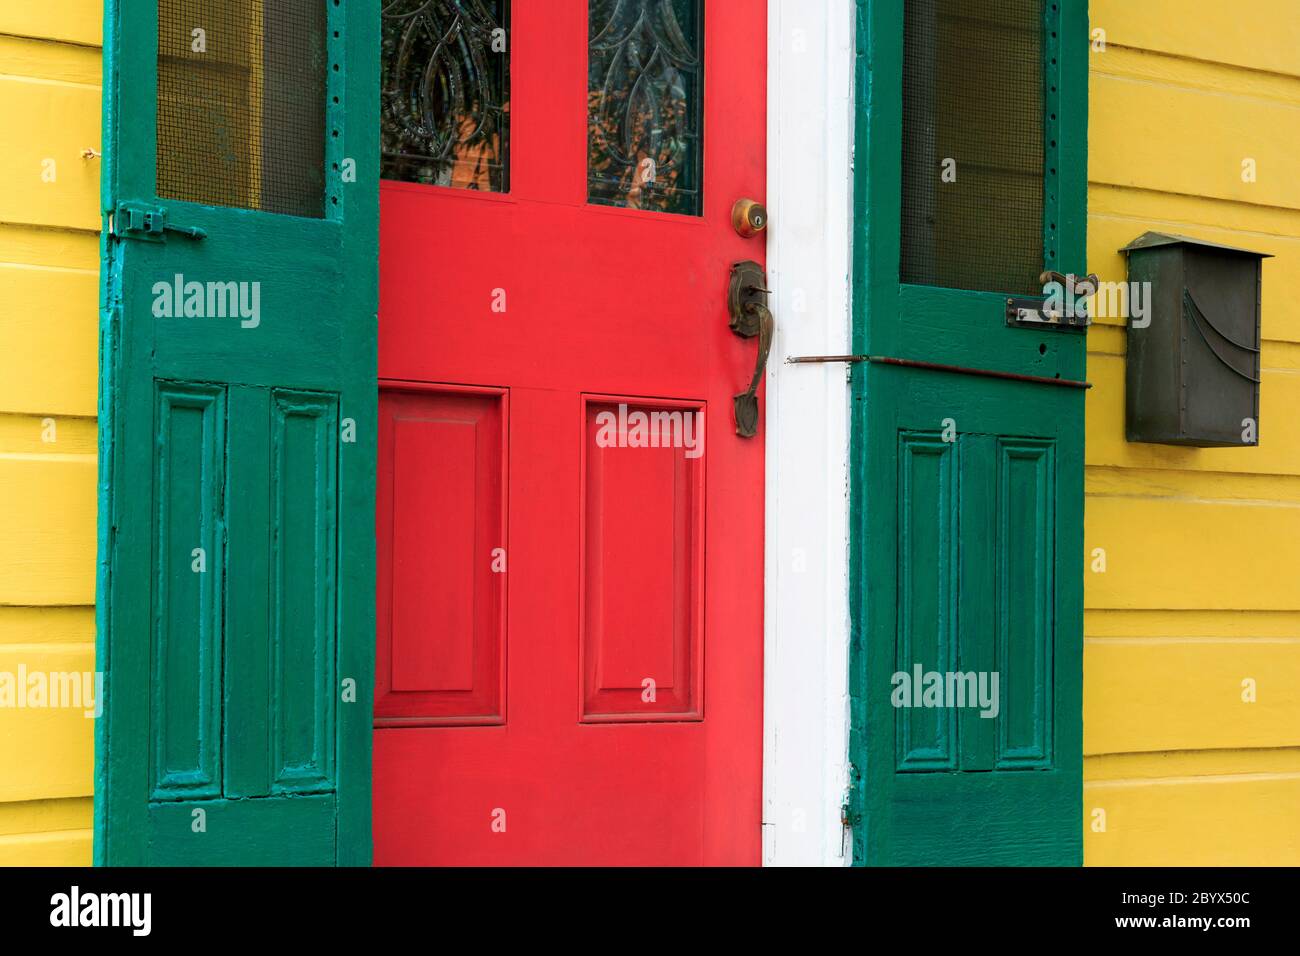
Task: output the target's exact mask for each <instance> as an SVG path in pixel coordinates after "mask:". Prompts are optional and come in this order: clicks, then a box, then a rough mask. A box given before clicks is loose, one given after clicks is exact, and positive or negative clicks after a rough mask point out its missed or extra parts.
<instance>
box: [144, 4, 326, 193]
mask: <svg viewBox="0 0 1300 956" xmlns="http://www.w3.org/2000/svg"><path fill="white" fill-rule="evenodd" d="M326 29H327V27H326V0H158V195H159V196H163V197H166V198H170V199H184V200H189V201H191V202H197V203H203V204H205V205H210V206H237V207H240V208H242V209H259V210H263V211H265V212H278V213H287V214H289V215H294V216H310V217H316V218H319V217H321V216H322V215H324V196H325V81H326V73H327V70H328V69H329V65H328V61H327V50H326V43H327V40H326V37H327V33H326Z"/></svg>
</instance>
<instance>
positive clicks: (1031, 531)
mask: <svg viewBox="0 0 1300 956" xmlns="http://www.w3.org/2000/svg"><path fill="white" fill-rule="evenodd" d="M904 2H905V0H859V4H858V11H857V21H858V22H857V35H858V54H857V64H856V70H855V84H856V97H857V115H856V123H855V139H856V143H857V147H856V154H857V156H858V162H857V164H856V173H855V198H854V218H855V227H854V276H853V285H854V301H855V310H854V332H853V336H854V346H853V351H854V352H855V353H859V354H863V353H866V354H872V355H886V356H895V357H899V358H908V359H915V360H920V361H926V362H936V363H941V364H947V365H960V366H966V367H973V368H982V369H990V370H996V371H1004V372H1013V373H1020V374H1028V375H1037V376H1045V377H1048V378H1063V379H1083V378H1085V373H1086V367H1085V366H1086V340H1085V339H1084V338H1083V337H1082V336H1079V335H1074V334H1068V333H1052V332H1042V333H1039V332H1035V331H1030V330H1024V329H1016V328H1007V327H1006V326H1005V321H1004V310H1005V298H1004V296H1002V295H999V294H998V292H997V291H996V290H990V291H987V292H969V291H961V290H954V289H944V288H935V287H928V286H909V285H902V284H900V282H899V242H900V211H901V209H900V207H901V201H902V199H901V179H902V169H901V162H902V149H901V143H902V97H901V92H900V90H901V85H902V84H901V78H902V63H903V3H904ZM1044 17H1045V21H1044V38H1045V45H1044V60H1045V63H1044V67H1045V69H1046V70H1047V80H1048V83H1047V90H1046V93H1047V96H1046V101H1045V106H1044V108H1045V111H1046V112H1047V114H1048V115H1047V116H1045V140H1046V141H1047V143H1048V144H1050V142H1052V141H1055V143H1056V146H1055V148H1052V147H1051V146H1050V145H1046V144H1045V148H1046V150H1047V152H1046V158H1047V162H1046V163H1045V170H1046V172H1045V174H1044V175H1045V180H1044V199H1045V204H1044V223H1043V229H1044V237H1045V243H1044V247H1045V255H1044V260H1045V261H1044V267H1045V268H1051V269H1056V270H1058V271H1067V272H1076V273H1082V272H1084V271H1086V270H1085V259H1084V256H1085V244H1086V236H1085V225H1086V211H1087V205H1086V190H1087V170H1086V159H1087V144H1086V137H1085V131H1086V129H1087V42H1088V19H1087V4H1086V0H1047V2H1046V3H1045V4H1044ZM1053 34H1055V36H1052V35H1053ZM1052 116H1055V119H1052V118H1051V117H1052ZM1053 170H1055V173H1053V172H1052V171H1053ZM1053 227H1054V228H1053ZM1083 415H1084V393H1083V392H1082V391H1080V390H1076V389H1069V388H1059V387H1053V386H1048V385H1041V384H1031V383H1022V382H1014V381H1006V380H997V379H991V378H979V377H974V376H966V375H956V374H951V373H946V372H935V371H928V370H919V369H913V368H904V367H898V366H889V365H880V364H864V365H858V366H854V368H853V372H852V412H851V416H852V459H851V460H852V481H851V501H852V503H851V542H852V550H851V559H850V589H851V598H850V599H851V607H852V615H853V620H852V639H851V674H850V689H851V696H852V709H851V714H852V719H851V733H850V758H851V762H852V785H851V790H850V808H849V809H850V817H851V819H852V820H853V846H854V861H855V863H857V864H859V865H863V864H866V865H909V864H913V865H960V864H1007V865H1078V864H1080V863H1081V862H1082V827H1083V819H1082V615H1083V594H1082V590H1083V588H1082V584H1083V567H1082V559H1083V441H1084V418H1083ZM949 420H951V421H949ZM946 429H947V430H946ZM946 439H947V440H946ZM916 665H920V667H921V670H922V673H925V672H928V671H935V672H940V673H945V674H946V673H948V672H953V673H957V674H962V673H973V674H980V673H983V674H985V675H986V680H987V675H991V674H992V673H993V672H996V673H998V675H999V693H998V702H999V708H998V714H997V716H996V717H988V718H985V717H981V716H980V710H979V708H978V707H951V706H949V707H937V708H926V707H920V708H918V707H906V706H895V703H894V700H893V699H891V698H893V696H894V695H893V692H894V689H895V684H894V682H893V676H894V675H895V673H897V672H899V671H911V670H912V669H913V668H914V667H915V666H916ZM986 689H991V687H989V685H988V684H987V683H986Z"/></svg>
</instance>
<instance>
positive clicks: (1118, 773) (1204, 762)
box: [1083, 747, 1300, 783]
mask: <svg viewBox="0 0 1300 956" xmlns="http://www.w3.org/2000/svg"><path fill="white" fill-rule="evenodd" d="M1242 774H1269V775H1271V776H1279V775H1281V776H1286V775H1292V774H1300V748H1297V747H1284V748H1274V749H1265V750H1174V751H1165V752H1162V753H1136V754H1101V755H1094V756H1089V757H1085V758H1084V761H1083V779H1084V781H1085V782H1086V783H1092V782H1094V781H1097V782H1100V781H1122V782H1128V783H1135V782H1139V781H1143V780H1160V779H1162V778H1164V779H1168V778H1174V777H1224V776H1240V775H1242Z"/></svg>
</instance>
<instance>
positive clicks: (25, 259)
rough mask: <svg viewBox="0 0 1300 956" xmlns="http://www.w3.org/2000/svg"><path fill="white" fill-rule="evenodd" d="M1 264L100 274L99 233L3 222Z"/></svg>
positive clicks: (1, 226) (0, 241)
mask: <svg viewBox="0 0 1300 956" xmlns="http://www.w3.org/2000/svg"><path fill="white" fill-rule="evenodd" d="M0 262H4V263H13V264H15V265H25V266H51V267H53V268H58V269H80V270H84V271H87V272H93V273H95V274H96V275H98V273H99V236H98V233H97V232H84V231H80V230H75V231H74V230H70V229H46V228H42V227H41V226H22V225H15V224H13V223H0Z"/></svg>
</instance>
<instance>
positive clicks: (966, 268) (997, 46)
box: [899, 0, 1044, 294]
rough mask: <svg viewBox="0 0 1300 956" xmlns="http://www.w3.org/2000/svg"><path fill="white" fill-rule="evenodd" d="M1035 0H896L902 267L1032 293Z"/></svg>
mask: <svg viewBox="0 0 1300 956" xmlns="http://www.w3.org/2000/svg"><path fill="white" fill-rule="evenodd" d="M1042 24H1043V21H1042V0H906V14H905V25H904V33H903V183H902V186H903V189H902V202H903V209H902V243H901V246H902V248H901V257H900V263H899V265H900V278H901V280H902V281H903V282H905V283H913V284H917V285H937V286H945V287H948V288H954V289H975V290H985V291H990V292H1010V293H1035V292H1037V293H1039V294H1041V293H1042V286H1041V285H1039V283H1038V276H1039V273H1040V272H1042V269H1043V156H1044V144H1043V65H1042V45H1043V25H1042Z"/></svg>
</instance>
